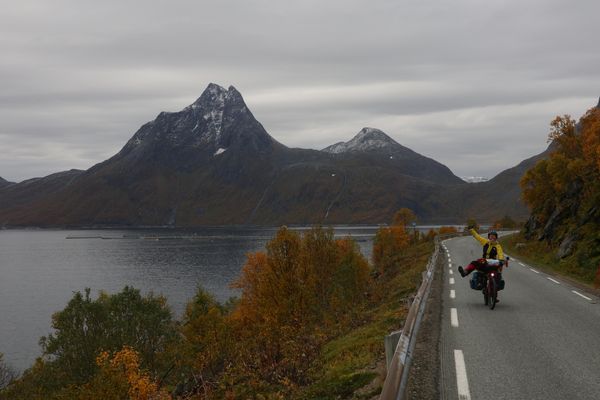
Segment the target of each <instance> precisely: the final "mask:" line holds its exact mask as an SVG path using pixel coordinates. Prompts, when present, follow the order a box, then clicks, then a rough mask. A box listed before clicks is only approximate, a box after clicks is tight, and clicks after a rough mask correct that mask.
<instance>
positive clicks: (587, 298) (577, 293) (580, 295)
mask: <svg viewBox="0 0 600 400" xmlns="http://www.w3.org/2000/svg"><path fill="white" fill-rule="evenodd" d="M571 292H573V293H575V294H576V295H577V296H579V297H583V298H584V299H586V300H588V301H592V299H590V298H589V297H587V296H584V295H582V294H581V293H579V292H578V291H576V290H571Z"/></svg>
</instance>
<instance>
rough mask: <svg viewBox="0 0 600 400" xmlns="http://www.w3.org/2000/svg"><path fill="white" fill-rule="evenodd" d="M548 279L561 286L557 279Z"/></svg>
mask: <svg viewBox="0 0 600 400" xmlns="http://www.w3.org/2000/svg"><path fill="white" fill-rule="evenodd" d="M546 279H548V280H549V281H552V282H554V283H556V284H559V285H560V282H559V281H557V280H556V279H552V278H546Z"/></svg>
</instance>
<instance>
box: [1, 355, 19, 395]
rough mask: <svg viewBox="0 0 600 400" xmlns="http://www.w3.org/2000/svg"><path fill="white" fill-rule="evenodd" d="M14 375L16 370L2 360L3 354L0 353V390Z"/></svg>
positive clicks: (15, 375)
mask: <svg viewBox="0 0 600 400" xmlns="http://www.w3.org/2000/svg"><path fill="white" fill-rule="evenodd" d="M16 377H17V374H16V372H15V371H14V370H13V369H12V368H11V367H10V366H8V365H7V364H6V363H5V362H4V354H2V353H0V390H2V389H4V388H5V387H7V386H8V384H9V383H11V382H12V381H13V380H14V379H15V378H16Z"/></svg>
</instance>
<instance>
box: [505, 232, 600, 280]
mask: <svg viewBox="0 0 600 400" xmlns="http://www.w3.org/2000/svg"><path fill="white" fill-rule="evenodd" d="M500 242H501V244H502V247H503V248H504V250H505V251H506V252H507V253H509V254H511V255H514V256H516V257H518V258H519V259H520V260H521V261H524V262H526V263H527V264H529V265H531V266H532V267H533V266H535V267H536V268H539V269H541V270H542V271H544V272H547V273H550V274H557V275H562V276H564V277H567V278H570V279H573V280H574V281H576V282H578V283H580V284H582V285H584V286H586V287H589V288H590V289H593V286H592V283H593V281H594V272H595V271H590V270H585V269H583V268H581V267H580V265H579V263H578V262H577V259H576V258H575V257H573V256H571V257H567V258H564V259H562V260H559V258H558V257H557V255H556V252H557V250H556V249H555V248H552V247H551V246H549V245H548V244H547V243H546V242H545V241H541V242H540V241H537V240H530V241H528V240H526V239H525V238H524V237H523V235H522V234H521V233H520V232H519V233H515V234H513V235H509V236H504V237H502V238H501V240H500ZM518 244H519V246H517V245H518Z"/></svg>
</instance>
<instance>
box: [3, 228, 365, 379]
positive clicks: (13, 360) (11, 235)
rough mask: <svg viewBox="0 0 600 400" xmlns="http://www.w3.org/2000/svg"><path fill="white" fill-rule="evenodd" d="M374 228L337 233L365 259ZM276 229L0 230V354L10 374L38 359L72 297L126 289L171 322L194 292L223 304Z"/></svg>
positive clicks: (344, 230)
mask: <svg viewBox="0 0 600 400" xmlns="http://www.w3.org/2000/svg"><path fill="white" fill-rule="evenodd" d="M375 230H376V227H336V228H335V235H336V236H347V235H351V236H352V237H353V238H354V239H355V240H356V241H357V243H358V245H359V246H360V248H361V251H362V253H363V254H364V255H365V256H366V257H368V258H370V256H371V247H372V238H373V235H374V233H375ZM275 233H276V229H269V228H264V229H247V228H243V229H242V228H239V229H233V228H210V229H202V230H193V231H190V230H80V231H65V230H0V353H4V356H5V361H6V362H7V363H8V364H9V365H10V366H12V367H13V368H15V369H17V370H20V371H22V370H24V369H26V368H28V367H29V366H31V364H32V363H33V361H34V360H35V358H36V357H37V356H39V355H40V347H39V346H38V340H39V338H40V337H41V336H44V335H48V334H49V333H50V332H51V327H50V321H51V316H52V314H53V313H55V312H56V311H60V310H62V309H63V308H64V307H65V306H66V304H67V302H68V301H69V299H70V298H71V297H72V295H73V292H76V291H81V292H83V291H84V289H85V288H86V287H89V288H90V289H91V294H92V297H93V298H96V297H97V295H98V292H99V291H100V290H104V291H106V292H108V293H115V292H118V291H120V290H121V289H123V287H124V286H125V285H130V286H133V287H135V288H137V289H140V290H141V291H142V293H143V294H147V293H148V292H150V291H152V292H154V293H155V294H162V295H164V296H165V297H166V298H167V301H168V304H169V305H170V306H171V308H172V310H173V311H174V313H175V315H176V316H177V317H180V316H181V315H182V313H183V310H184V308H185V304H186V302H187V301H189V300H190V299H191V298H192V296H193V295H194V293H195V291H196V288H197V287H198V285H201V286H202V287H203V288H205V289H206V290H208V291H209V292H211V293H212V294H213V295H214V296H215V297H216V298H217V300H219V301H221V302H224V301H226V300H227V299H228V298H229V297H231V296H235V295H236V294H237V293H236V292H235V291H234V290H233V289H231V288H230V287H229V285H230V284H231V282H233V281H234V280H235V279H236V278H237V277H238V276H239V273H240V270H241V268H242V266H243V265H244V262H245V259H246V254H247V253H248V252H252V251H259V250H263V249H264V247H265V244H266V243H267V241H268V240H270V239H271V238H272V237H273V236H274V234H275Z"/></svg>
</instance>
